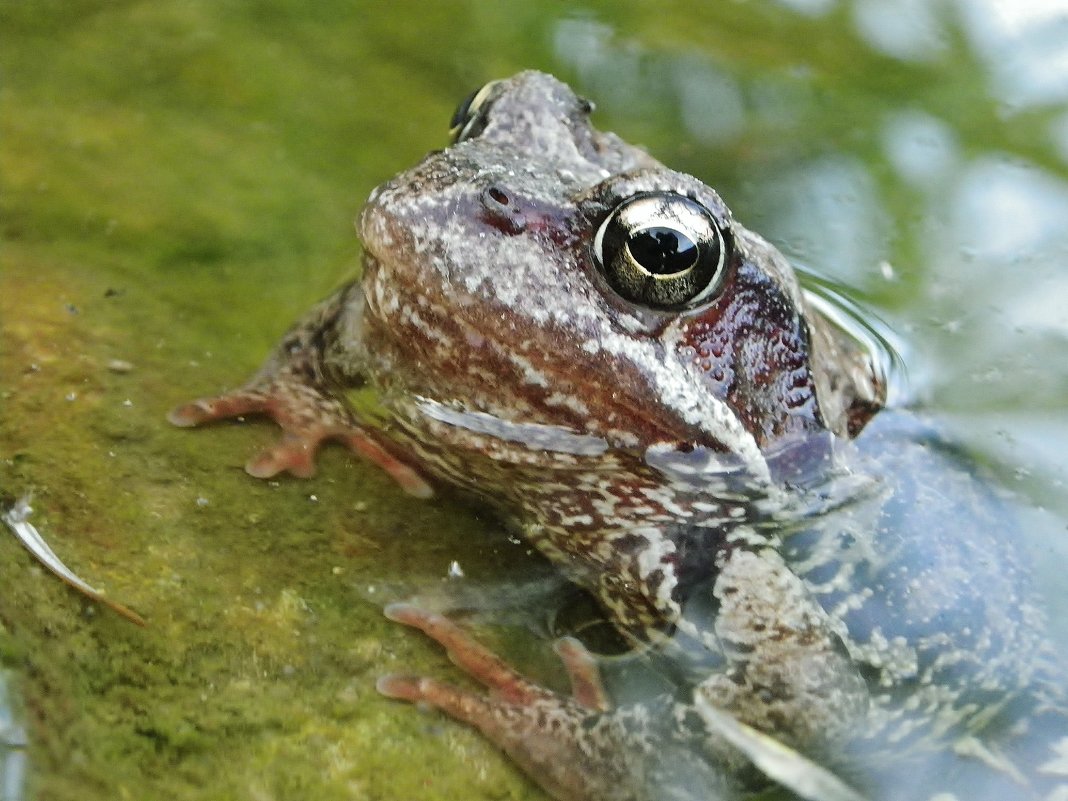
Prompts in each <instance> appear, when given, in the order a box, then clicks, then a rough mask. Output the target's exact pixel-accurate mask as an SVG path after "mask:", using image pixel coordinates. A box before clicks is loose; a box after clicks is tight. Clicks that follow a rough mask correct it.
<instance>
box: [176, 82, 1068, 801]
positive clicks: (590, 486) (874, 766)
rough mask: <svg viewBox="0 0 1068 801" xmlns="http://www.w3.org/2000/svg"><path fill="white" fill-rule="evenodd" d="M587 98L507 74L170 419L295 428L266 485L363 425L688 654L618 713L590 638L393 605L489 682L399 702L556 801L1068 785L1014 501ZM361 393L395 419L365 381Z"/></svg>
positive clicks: (653, 638) (786, 278)
mask: <svg viewBox="0 0 1068 801" xmlns="http://www.w3.org/2000/svg"><path fill="white" fill-rule="evenodd" d="M589 112H590V105H589V104H588V103H587V102H586V101H584V100H582V99H580V98H578V97H576V96H575V95H574V94H573V93H572V92H571V91H570V90H569V89H568V88H567V87H566V86H564V85H563V84H561V83H560V82H558V81H556V80H555V79H553V78H551V77H549V76H546V75H543V74H539V73H533V72H527V73H522V74H520V75H517V76H515V77H513V78H511V79H508V80H505V81H499V82H494V83H492V84H489V85H488V86H486V87H485V88H483V89H482V90H481V91H480V92H479V93H478V94H477V95H475V96H474V97H473V98H472V99H471V100H470V101H469V102H467V103H465V104H464V106H462V107H461V109H460V110H459V111H458V113H457V117H456V119H455V120H454V123H455V129H454V136H455V141H454V143H453V144H452V145H451V146H450V147H448V148H446V149H445V150H443V151H440V152H435V153H432V154H430V155H428V156H427V157H426V158H425V159H424V160H423V161H422V162H421V163H420V164H418V165H417V166H415V167H414V168H412V169H411V170H408V171H407V172H404V173H401V174H400V175H398V176H397V177H395V178H394V179H392V180H391V181H389V182H388V183H386V184H384V185H383V186H381V187H379V188H378V189H376V190H375V191H374V192H373V193H372V194H371V197H370V199H369V200H368V202H367V205H366V207H365V208H364V210H363V213H362V215H361V217H360V220H359V223H358V228H359V232H360V235H361V238H362V240H363V243H364V250H365V271H364V275H363V277H362V280H361V281H359V282H354V283H352V284H349V285H347V286H345V287H343V288H342V289H340V290H339V291H338V292H337V293H336V294H335V295H334V296H333V297H331V298H329V299H328V300H326V301H325V302H324V303H322V304H320V306H319V307H317V308H316V309H314V310H313V311H312V312H311V314H309V315H308V316H307V317H306V318H305V319H304V320H303V321H302V322H300V323H299V324H298V325H297V326H296V327H294V328H293V329H292V330H291V331H290V332H289V333H288V334H287V335H286V337H285V339H284V340H283V342H282V344H281V346H280V347H279V349H278V351H277V352H276V353H275V355H274V356H273V357H272V358H271V359H270V360H269V361H268V363H267V364H266V365H265V367H264V368H263V369H262V370H261V371H260V373H259V374H258V375H257V376H256V377H254V378H253V380H252V381H251V382H250V383H249V384H248V385H246V386H245V387H243V388H242V389H239V390H237V391H235V392H232V393H229V394H226V395H223V396H220V397H217V398H212V399H205V400H200V401H196V402H194V403H192V404H189V405H187V406H184V407H180V408H178V409H176V410H175V411H174V412H173V413H172V420H173V421H174V422H175V423H177V424H179V425H196V424H199V423H202V422H205V421H209V420H215V419H220V418H225V417H232V416H236V415H240V414H245V413H249V412H264V413H267V414H269V415H271V416H272V417H273V418H274V419H275V420H276V421H277V422H278V423H280V424H281V425H282V427H283V428H284V429H285V432H286V435H285V438H284V439H283V440H282V442H281V443H280V444H279V445H278V446H276V447H275V448H273V449H271V450H269V451H267V452H266V453H264V454H262V455H261V456H259V457H257V458H256V459H254V460H253V461H252V462H251V463H250V464H249V465H248V470H249V472H250V473H252V474H253V475H257V476H269V475H274V474H276V473H278V472H281V471H284V470H288V471H290V472H292V473H294V474H297V475H308V474H310V473H311V471H312V469H313V461H312V460H313V457H314V452H315V449H316V448H317V446H318V444H319V443H320V442H321V441H322V440H324V439H327V438H336V439H341V440H342V441H344V442H346V443H347V444H348V445H349V446H350V447H352V448H353V449H355V450H356V451H358V452H359V453H361V454H362V455H364V456H365V457H367V458H369V459H371V460H372V461H373V462H375V463H376V464H378V465H379V466H381V467H382V468H383V469H385V470H386V471H387V472H389V474H390V475H392V476H393V477H394V478H395V479H397V481H398V482H399V483H400V484H401V486H402V487H404V488H405V489H406V490H408V491H409V492H411V493H413V494H415V495H420V496H426V495H429V494H430V493H431V492H432V489H431V487H432V483H431V482H434V483H439V484H444V485H453V486H456V487H459V488H461V489H463V490H466V491H470V492H473V493H475V494H477V495H478V496H480V497H481V498H483V499H485V500H486V501H487V502H488V503H490V504H492V505H493V506H494V507H495V508H496V510H497V511H498V512H499V514H500V516H501V518H502V519H503V520H504V521H505V522H506V523H507V524H508V525H510V526H512V527H514V528H515V529H517V530H519V531H520V532H521V533H522V534H523V536H525V537H526V538H527V539H528V540H529V541H530V542H531V543H533V544H534V545H535V546H536V547H537V548H538V549H539V550H540V551H542V552H543V553H544V554H546V555H547V556H548V557H549V559H551V560H552V561H553V562H554V563H555V564H556V565H558V566H559V567H560V569H561V570H562V571H564V572H565V573H566V575H567V576H568V577H569V578H571V579H572V580H573V581H574V582H576V583H577V584H579V585H581V586H582V587H583V588H585V589H586V590H588V591H589V592H590V593H592V594H593V595H594V596H595V597H596V598H597V599H598V600H599V602H600V603H601V605H602V606H603V608H604V610H605V612H606V614H607V616H608V617H609V619H610V620H611V621H612V622H613V624H614V625H615V626H616V627H617V628H618V630H619V631H620V632H621V633H622V634H623V635H624V636H625V637H626V638H628V639H629V640H631V641H632V642H634V643H636V644H637V643H643V644H646V645H647V647H649V648H650V649H651V652H653V653H662V654H673V653H675V654H680V655H684V656H680V657H679V659H680V660H682V661H685V663H686V670H684V671H680V674H684V676H685V678H682V679H680V680H679V682H678V687H677V688H676V691H675V692H674V693H668V694H664V695H658V696H655V697H651V698H647V699H645V700H643V701H640V702H635V703H630V704H626V705H620V706H613V705H612V704H611V702H610V701H609V699H608V697H607V694H606V692H605V690H604V688H603V687H602V686H601V683H600V680H599V676H598V671H597V669H596V667H595V661H594V660H593V658H592V657H591V656H590V655H589V654H588V653H587V652H586V651H585V649H583V648H582V646H581V645H580V644H579V643H578V642H577V641H574V640H571V639H565V640H563V641H561V642H560V643H559V644H558V651H559V652H560V654H561V656H562V657H563V659H564V662H565V666H566V667H567V669H568V672H569V674H570V676H571V678H572V683H573V689H574V693H573V697H564V696H560V695H557V694H555V693H552V692H549V691H547V690H545V689H542V688H541V687H539V686H537V685H536V684H534V683H532V682H530V681H528V680H527V679H525V678H523V677H521V676H519V675H518V674H516V673H515V672H513V671H512V670H511V669H510V668H508V667H507V666H506V665H505V664H504V663H502V662H500V661H499V660H498V659H497V658H496V657H494V656H493V655H492V654H490V653H488V652H486V651H485V650H483V649H482V648H480V647H479V646H478V645H477V644H475V643H474V642H472V641H471V640H470V639H469V638H467V637H466V636H465V635H464V634H463V632H461V631H460V630H459V629H457V628H456V627H455V626H454V625H453V624H451V623H450V622H449V621H448V620H447V619H445V618H443V617H440V616H436V615H431V614H428V613H426V612H423V611H421V610H419V609H416V608H413V607H410V606H404V605H398V606H393V607H390V608H389V609H388V610H387V613H388V614H389V615H390V616H391V617H393V618H394V619H396V620H399V621H400V622H403V623H406V624H408V625H412V626H415V627H418V628H420V629H422V630H423V631H425V632H427V633H428V634H429V635H430V636H432V637H434V638H435V639H437V640H438V641H439V642H441V643H442V644H444V645H445V646H446V647H447V648H448V649H449V650H450V652H451V654H452V656H453V658H454V660H455V661H456V662H457V663H458V664H460V665H461V666H462V667H464V668H465V669H466V670H467V671H468V672H470V673H471V674H472V675H474V676H476V677H477V678H479V679H480V680H481V681H483V682H484V683H485V684H487V685H488V686H489V688H490V690H491V692H490V695H488V696H481V695H479V694H475V693H470V692H465V691H460V690H457V689H455V688H452V687H450V686H448V685H444V684H441V683H438V682H435V681H432V680H428V679H420V678H418V677H406V676H392V677H387V678H386V679H384V680H383V681H382V682H381V683H380V688H381V689H382V690H383V691H384V692H386V693H387V694H389V695H393V696H395V697H398V698H405V699H408V700H412V701H425V702H429V703H430V704H432V705H435V706H438V707H440V708H442V709H444V710H445V711H446V712H448V713H449V714H451V715H453V716H455V717H457V718H460V719H462V720H464V721H466V722H469V723H471V724H473V725H475V726H477V727H478V728H480V729H481V730H482V731H483V732H484V733H485V734H486V735H487V736H488V737H490V738H491V739H493V740H494V741H495V742H497V743H498V744H499V745H501V746H502V747H503V748H505V749H506V750H507V751H508V752H509V753H510V754H511V755H512V756H513V757H514V758H515V759H516V760H517V761H518V762H519V763H520V764H521V765H522V766H523V767H524V768H525V769H526V770H527V771H528V772H529V773H530V774H531V775H532V776H533V777H534V778H535V779H536V780H537V781H538V782H539V783H540V784H542V786H543V787H545V788H546V789H547V790H548V791H549V792H550V793H551V794H553V795H554V796H556V797H558V798H561V799H594V798H596V799H642V798H705V797H719V796H728V795H730V794H734V793H743V792H745V791H746V790H748V789H753V788H759V787H760V786H761V783H762V782H763V783H766V782H767V781H768V777H770V778H772V779H774V780H776V781H779V782H782V783H785V784H786V785H787V786H788V787H790V788H791V789H792V790H794V791H795V792H797V793H800V794H801V795H804V796H806V797H809V798H856V797H857V796H856V794H855V793H854V792H853V791H852V790H850V789H849V786H848V785H849V784H850V783H853V784H858V783H859V784H860V785H862V786H864V788H865V791H867V792H870V793H871V794H872V795H876V796H879V797H885V798H922V797H926V796H927V795H932V796H933V795H934V794H935V793H936V792H937V791H939V790H942V789H947V790H955V791H957V792H960V793H966V794H970V795H969V797H979V796H978V794H977V791H976V788H983V787H985V788H987V790H986V791H985V792H987V793H988V795H987V796H986V797H991V798H993V797H1002V792H1001V790H999V789H991V788H1002V789H1004V792H1005V793H1009V794H1010V795H1011V794H1013V793H1015V794H1018V795H1021V796H1023V797H1027V796H1031V797H1035V798H1038V797H1042V796H1043V795H1044V794H1045V793H1057V792H1060V793H1062V794H1065V793H1068V764H1066V763H1068V756H1066V752H1068V738H1066V735H1068V730H1066V728H1065V726H1064V723H1063V718H1061V717H1060V716H1059V714H1060V713H1059V712H1057V711H1056V710H1055V709H1054V705H1055V702H1056V701H1057V695H1058V689H1057V688H1056V687H1055V686H1053V685H1050V684H1049V682H1048V679H1047V675H1048V674H1049V671H1048V670H1047V668H1046V666H1045V665H1044V656H1043V654H1044V646H1043V639H1042V633H1041V621H1040V615H1038V613H1037V612H1035V610H1034V609H1033V607H1031V606H1030V605H1029V602H1028V598H1027V589H1026V577H1025V576H1024V574H1023V571H1022V570H1021V569H1020V568H1019V567H1018V566H1017V564H1016V560H1015V558H1014V556H1013V550H1014V549H1013V544H1012V542H1011V535H1010V534H1009V533H1008V532H1009V526H1010V525H1011V524H1010V523H1009V522H1008V521H1007V520H1006V519H1005V516H1004V514H1003V513H1002V511H1001V510H1000V508H999V506H998V504H997V503H996V502H995V501H993V500H991V499H990V498H989V497H988V493H984V491H983V488H982V487H981V485H980V484H979V482H978V481H977V480H976V479H975V478H974V477H972V476H971V475H970V474H969V473H968V472H967V471H966V470H965V469H964V468H962V467H961V466H960V465H959V464H958V463H957V461H956V460H955V459H954V458H953V456H952V455H951V454H950V453H948V452H942V451H940V450H939V449H938V448H937V447H936V444H935V442H934V440H932V439H930V437H929V435H928V434H927V433H926V432H923V431H922V429H921V428H919V427H918V426H916V425H913V424H912V423H910V422H909V421H907V420H906V419H905V418H903V416H901V415H894V414H891V413H886V412H884V413H883V414H881V415H879V416H878V417H877V418H875V420H874V421H872V418H873V416H874V415H875V414H876V412H877V410H878V409H879V408H880V406H881V405H882V402H883V394H884V388H883V381H882V377H881V375H880V373H879V371H878V369H876V367H875V366H874V365H873V363H872V360H871V357H870V355H869V354H868V352H867V351H866V350H865V349H864V348H862V347H860V345H859V344H858V343H857V342H855V341H854V340H853V339H852V338H851V337H850V336H848V335H847V334H845V333H844V332H843V331H842V330H841V329H840V328H838V327H837V326H836V325H834V324H833V322H832V321H831V320H829V319H828V318H827V317H826V316H825V315H824V313H822V312H821V307H820V305H819V304H817V303H815V302H814V301H813V300H812V299H811V298H810V297H809V296H808V295H806V294H805V293H804V292H802V291H801V289H800V287H799V285H798V282H797V280H796V277H795V275H794V273H793V271H792V270H791V269H790V267H789V265H788V264H787V263H786V262H785V260H784V259H783V257H782V256H781V255H780V254H779V253H778V252H777V251H776V250H775V249H774V248H773V247H771V246H770V245H769V244H768V243H767V242H765V241H764V240H763V239H761V238H760V237H759V236H757V235H755V234H753V233H751V232H749V231H747V230H746V229H745V228H744V227H742V226H741V225H739V224H738V223H736V222H735V221H734V220H733V219H732V217H731V214H730V212H729V210H728V209H727V207H726V206H725V205H724V203H723V201H722V200H721V199H720V198H719V196H718V195H717V194H716V193H715V192H714V191H712V190H711V189H709V188H708V187H706V186H705V185H703V184H702V183H700V182H699V181H697V180H696V179H694V178H692V177H690V176H687V175H683V174H680V173H677V172H673V171H671V170H669V169H667V168H666V167H664V166H663V165H661V164H660V163H659V162H657V161H656V160H654V159H653V158H652V157H650V156H649V155H648V154H647V153H645V152H644V151H643V150H640V149H638V148H636V147H633V146H631V145H628V144H626V143H625V142H623V141H621V140H620V139H619V138H617V137H615V136H614V135H612V134H607V133H602V132H599V131H597V130H595V129H594V128H593V127H592V126H591V125H590V124H589V122H588V115H589ZM367 385H371V386H373V387H374V389H375V390H376V392H377V397H378V399H379V402H380V404H381V406H382V411H383V415H382V416H383V419H381V420H380V419H377V417H376V421H375V422H374V423H372V422H370V421H364V420H361V419H360V418H359V417H358V416H357V415H356V413H355V412H354V411H353V410H352V409H351V408H350V406H349V405H348V404H347V403H346V400H345V393H346V391H348V390H351V389H354V388H359V387H364V386H367ZM383 420H384V422H383ZM925 438H926V439H925ZM843 485H845V486H848V488H849V489H848V492H847V493H846V496H847V497H848V502H840V500H836V498H839V495H840V493H838V491H837V490H835V488H840V487H842V486H843ZM814 508H815V509H817V511H818V512H819V513H818V514H813V513H812V510H813V509H814ZM940 749H941V752H943V753H949V752H951V751H952V752H954V753H955V754H956V755H957V756H954V757H952V758H950V760H949V761H938V760H935V759H933V758H930V757H929V755H930V754H934V753H939V750H940ZM1058 749H1059V751H1058ZM869 752H870V753H869ZM873 753H878V755H879V756H878V757H874V756H872V754H873ZM885 754H890V755H891V758H890V759H889V761H887V759H884V756H883V755H885ZM776 759H778V761H776ZM813 760H814V761H818V762H819V763H820V764H822V765H825V766H827V767H828V768H829V769H830V770H838V769H839V768H841V771H842V773H843V776H848V777H849V780H848V781H840V780H839V779H836V778H835V777H834V776H833V775H832V773H831V772H829V771H828V772H821V771H822V769H821V768H816V767H815V763H814V761H813ZM786 763H789V764H790V765H793V766H794V767H792V768H791V767H787V768H784V767H783V765H784V764H786ZM892 764H906V765H908V766H909V767H908V768H907V769H905V770H902V771H900V772H899V773H897V774H894V776H893V778H892V779H890V780H889V781H888V782H887V783H886V784H885V786H879V785H878V784H877V781H876V780H877V778H878V776H879V775H880V772H881V771H885V770H889V768H886V766H887V765H892ZM947 765H949V766H950V767H948V768H947ZM798 766H800V767H798ZM905 776H907V777H909V781H905V780H904V779H903V777H905ZM873 777H875V778H873ZM992 777H993V778H992ZM1058 781H1060V782H1062V785H1061V786H1060V788H1059V789H1058V787H1057V784H1058ZM990 792H993V793H994V795H990V794H989V793H990ZM717 794H718V795H717ZM962 797H963V796H962ZM1005 797H1008V796H1005ZM1051 797H1065V796H1064V795H1061V796H1051Z"/></svg>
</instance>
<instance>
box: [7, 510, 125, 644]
mask: <svg viewBox="0 0 1068 801" xmlns="http://www.w3.org/2000/svg"><path fill="white" fill-rule="evenodd" d="M32 513H33V507H32V506H30V496H29V495H24V496H22V497H21V498H19V499H18V500H17V501H16V502H15V505H14V506H12V507H11V508H10V509H8V510H7V511H5V512H3V513H0V520H2V521H3V522H4V524H5V525H6V526H7V527H8V528H9V529H11V533H12V534H14V535H15V536H16V537H17V538H18V540H19V542H21V543H22V544H23V545H24V546H25V547H26V550H28V551H29V552H30V553H31V554H33V556H34V558H35V559H37V561H38V562H40V563H41V564H42V565H44V566H45V567H47V568H48V569H49V570H51V571H52V572H53V573H54V574H55V575H57V576H59V578H61V579H63V581H65V582H67V583H68V584H69V585H70V586H72V587H74V588H75V589H76V590H78V591H79V592H81V593H82V594H83V595H87V596H89V597H90V598H92V599H93V600H95V601H99V602H100V603H102V604H104V605H105V606H109V607H111V608H112V609H113V610H115V611H116V612H118V613H119V614H120V615H122V616H123V617H124V618H126V619H127V620H130V621H132V622H134V623H136V624H138V625H139V626H143V625H145V621H144V619H143V618H142V617H141V616H140V615H139V614H137V613H136V612H134V611H133V610H131V609H128V608H126V607H125V606H123V605H122V604H120V603H117V602H116V601H112V600H110V599H108V598H106V597H105V596H104V593H103V592H101V591H100V590H98V589H96V588H95V587H93V586H92V585H90V584H89V583H88V582H86V581H84V580H83V579H81V578H80V577H79V576H78V575H77V574H76V573H74V571H73V570H71V569H70V568H69V567H67V566H66V565H65V564H63V562H62V560H60V558H59V557H58V556H56V554H55V552H54V551H53V550H52V549H51V548H49V547H48V543H47V542H45V540H44V537H42V536H41V534H40V532H38V531H37V529H36V528H35V527H34V526H33V525H32V524H31V523H30V522H29V517H30V515H31V514H32Z"/></svg>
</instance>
